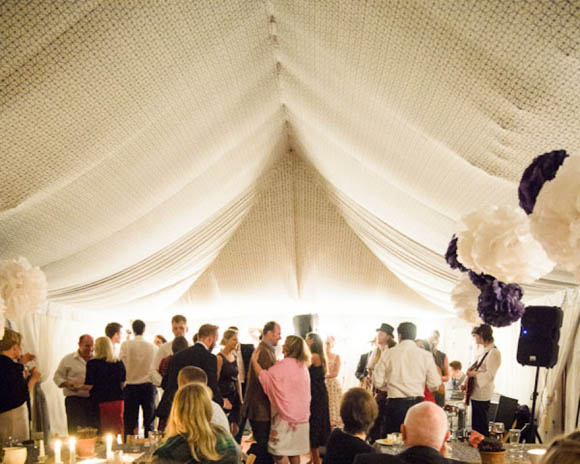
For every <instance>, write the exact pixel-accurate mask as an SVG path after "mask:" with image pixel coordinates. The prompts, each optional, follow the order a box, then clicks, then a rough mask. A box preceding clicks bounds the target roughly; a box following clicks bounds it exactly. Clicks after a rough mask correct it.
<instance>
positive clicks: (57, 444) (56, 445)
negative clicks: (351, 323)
mask: <svg viewBox="0 0 580 464" xmlns="http://www.w3.org/2000/svg"><path fill="white" fill-rule="evenodd" d="M61 447H62V442H61V441H60V440H54V462H55V464H62V461H61V460H60V448H61Z"/></svg>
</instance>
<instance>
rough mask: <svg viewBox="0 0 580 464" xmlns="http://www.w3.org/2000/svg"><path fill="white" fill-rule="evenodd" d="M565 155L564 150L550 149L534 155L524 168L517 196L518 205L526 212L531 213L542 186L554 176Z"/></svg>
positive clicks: (566, 155)
mask: <svg viewBox="0 0 580 464" xmlns="http://www.w3.org/2000/svg"><path fill="white" fill-rule="evenodd" d="M567 157H568V154H567V153H566V150H555V151H551V152H550V153H544V154H543V155H540V156H538V157H536V158H535V159H534V161H532V163H531V164H530V165H529V166H528V167H527V168H526V170H525V171H524V174H523V175H522V180H521V181H520V186H519V188H518V196H519V198H520V206H521V208H522V209H523V210H524V211H525V212H526V213H527V214H532V211H533V210H534V205H535V204H536V198H537V197H538V194H539V193H540V190H542V186H543V185H544V183H545V182H547V181H549V180H552V179H553V178H554V177H556V173H557V172H558V169H559V168H560V166H561V165H562V163H563V162H564V160H565V159H566V158H567Z"/></svg>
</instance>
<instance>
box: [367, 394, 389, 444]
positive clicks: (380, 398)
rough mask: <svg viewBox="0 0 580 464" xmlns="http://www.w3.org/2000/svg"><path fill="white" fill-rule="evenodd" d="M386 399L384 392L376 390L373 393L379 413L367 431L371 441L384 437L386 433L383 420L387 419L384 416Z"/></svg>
mask: <svg viewBox="0 0 580 464" xmlns="http://www.w3.org/2000/svg"><path fill="white" fill-rule="evenodd" d="M387 399H388V398H387V393H386V392H383V391H377V393H376V394H375V400H376V401H377V405H378V406H379V415H378V416H377V419H376V420H375V423H374V424H373V426H372V427H371V429H370V431H369V436H368V438H369V441H370V442H371V443H374V442H375V441H377V440H378V439H379V438H384V437H385V435H386V433H385V427H386V424H385V422H386V420H387V416H386V407H387Z"/></svg>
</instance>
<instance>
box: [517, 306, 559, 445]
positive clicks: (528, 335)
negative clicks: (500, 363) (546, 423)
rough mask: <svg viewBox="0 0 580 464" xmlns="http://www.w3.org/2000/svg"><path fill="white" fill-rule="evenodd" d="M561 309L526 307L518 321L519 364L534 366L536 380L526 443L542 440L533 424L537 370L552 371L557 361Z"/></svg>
mask: <svg viewBox="0 0 580 464" xmlns="http://www.w3.org/2000/svg"><path fill="white" fill-rule="evenodd" d="M562 318H563V313H562V310H561V309H560V308H558V307H556V306H528V307H527V308H526V312H525V313H524V315H523V317H522V320H521V328H520V338H519V340H518V354H517V360H518V363H520V364H522V365H523V366H536V379H535V382H534V393H533V396H532V413H531V417H530V423H529V424H527V425H528V430H527V434H526V441H527V442H528V443H535V440H536V438H537V439H538V441H539V442H540V443H542V439H541V438H540V435H539V433H538V429H537V425H536V401H537V399H538V378H539V375H540V367H546V368H548V369H549V368H551V367H554V366H555V365H556V362H557V361H558V352H559V350H560V346H559V345H558V341H559V340H560V327H562Z"/></svg>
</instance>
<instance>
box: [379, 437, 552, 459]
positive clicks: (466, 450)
mask: <svg viewBox="0 0 580 464" xmlns="http://www.w3.org/2000/svg"><path fill="white" fill-rule="evenodd" d="M522 445H523V448H524V453H523V454H524V459H523V460H513V459H510V458H509V456H508V452H506V454H505V456H506V457H505V463H506V464H516V463H517V464H529V463H530V461H529V460H528V455H527V453H526V450H529V449H534V448H546V446H545V445H537V444H528V443H522ZM448 446H449V448H450V456H449V457H450V458H452V459H457V460H458V461H464V462H468V463H473V464H479V463H481V458H480V457H479V451H477V449H475V448H473V447H472V446H470V445H469V444H468V443H467V442H461V441H454V442H449V444H448ZM506 449H508V450H509V445H506ZM378 450H379V452H381V453H386V454H398V453H400V452H401V451H403V447H401V446H385V445H378Z"/></svg>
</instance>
